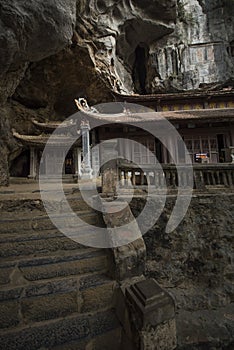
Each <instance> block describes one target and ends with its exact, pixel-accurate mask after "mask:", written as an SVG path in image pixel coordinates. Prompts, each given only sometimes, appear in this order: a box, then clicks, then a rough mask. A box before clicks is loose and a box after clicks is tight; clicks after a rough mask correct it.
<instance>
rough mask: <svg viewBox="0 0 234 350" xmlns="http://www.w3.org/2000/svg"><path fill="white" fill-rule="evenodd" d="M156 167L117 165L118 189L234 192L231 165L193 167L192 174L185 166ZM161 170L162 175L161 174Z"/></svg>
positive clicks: (233, 171) (198, 165)
mask: <svg viewBox="0 0 234 350" xmlns="http://www.w3.org/2000/svg"><path fill="white" fill-rule="evenodd" d="M161 166H162V169H161V170H160V168H159V167H158V166H152V165H144V166H143V170H142V169H140V168H139V166H136V165H134V164H132V163H127V162H126V163H125V162H122V161H121V162H118V164H117V169H118V178H119V182H120V186H122V187H128V186H129V185H132V186H144V185H147V184H150V185H153V186H156V187H157V188H163V187H167V188H169V189H176V188H178V186H180V187H181V186H182V187H185V188H186V187H188V186H190V187H191V185H193V188H194V189H206V188H210V187H222V188H234V164H221V163H220V164H193V165H192V171H191V168H188V166H186V165H185V164H182V165H178V166H177V167H176V166H175V165H170V164H162V165H161ZM162 170H163V171H162Z"/></svg>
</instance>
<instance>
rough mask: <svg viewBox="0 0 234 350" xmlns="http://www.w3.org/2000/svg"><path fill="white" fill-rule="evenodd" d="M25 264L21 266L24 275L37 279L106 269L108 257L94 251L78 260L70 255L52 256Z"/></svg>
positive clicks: (30, 278)
mask: <svg viewBox="0 0 234 350" xmlns="http://www.w3.org/2000/svg"><path fill="white" fill-rule="evenodd" d="M61 260H62V261H61ZM40 262H41V264H40ZM36 263H37V264H38V265H36ZM24 265H26V266H24ZM24 265H23V266H21V267H20V270H21V271H22V274H23V275H24V277H25V278H26V279H28V280H30V281H36V280H40V279H50V278H54V277H62V276H63V277H65V276H69V275H78V274H83V273H91V272H96V271H104V270H106V267H107V257H106V255H101V254H100V253H99V254H94V253H93V255H90V254H87V255H83V256H81V257H80V259H79V258H77V260H76V259H75V257H73V258H72V259H69V258H68V257H67V259H65V258H64V259H52V258H51V259H48V260H41V261H32V262H31V264H30V263H29V262H28V263H27V262H26V263H25V264H24Z"/></svg>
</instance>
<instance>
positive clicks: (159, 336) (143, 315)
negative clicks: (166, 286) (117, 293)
mask: <svg viewBox="0 0 234 350" xmlns="http://www.w3.org/2000/svg"><path fill="white" fill-rule="evenodd" d="M126 305H127V309H128V320H127V319H126V316H125V320H124V323H125V324H126V323H129V325H130V329H131V330H130V332H129V334H128V337H129V338H130V339H131V341H132V343H133V344H135V347H134V348H136V349H140V350H144V349H154V348H157V349H161V350H163V349H164V350H172V349H175V348H176V345H177V341H176V325H175V304H174V301H173V299H172V297H171V296H170V295H169V294H168V293H167V292H166V291H165V290H163V289H162V288H161V287H160V286H159V285H158V284H157V283H156V281H155V280H153V279H146V280H142V281H140V282H137V283H135V284H132V285H131V286H130V287H129V288H127V289H126ZM129 325H128V327H127V328H129Z"/></svg>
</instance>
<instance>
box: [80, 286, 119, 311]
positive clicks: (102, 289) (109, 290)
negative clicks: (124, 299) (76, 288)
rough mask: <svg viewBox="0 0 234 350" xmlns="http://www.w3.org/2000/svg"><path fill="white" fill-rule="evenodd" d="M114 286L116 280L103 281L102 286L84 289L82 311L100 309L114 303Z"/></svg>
mask: <svg viewBox="0 0 234 350" xmlns="http://www.w3.org/2000/svg"><path fill="white" fill-rule="evenodd" d="M114 287H115V282H114V281H109V283H103V284H102V285H100V286H96V287H93V288H89V289H86V290H84V291H83V292H82V300H83V305H82V307H81V312H89V311H92V310H99V309H101V308H106V307H108V306H109V307H110V305H113V290H114Z"/></svg>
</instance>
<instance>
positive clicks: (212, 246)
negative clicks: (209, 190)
mask: <svg viewBox="0 0 234 350" xmlns="http://www.w3.org/2000/svg"><path fill="white" fill-rule="evenodd" d="M233 199H234V196H233V194H222V193H220V194H213V195H212V194H210V195H209V194H207V195H205V194H203V195H201V194H200V195H194V196H193V198H192V202H191V204H190V208H189V210H188V212H187V214H186V216H185V218H184V219H183V221H182V222H181V224H180V225H179V226H178V228H177V229H176V230H174V231H173V232H172V233H165V227H166V223H167V221H168V219H169V217H170V213H171V211H172V208H173V206H174V203H175V202H174V200H175V198H174V197H173V196H170V197H168V199H167V202H166V206H165V209H164V211H163V213H162V215H161V217H160V219H159V220H158V222H157V223H156V225H155V226H154V227H153V228H152V229H151V230H150V231H149V232H148V233H147V234H145V235H144V241H145V244H146V249H147V260H146V274H147V276H150V277H154V278H155V279H157V281H158V282H159V283H160V285H161V286H163V287H164V288H166V289H167V290H168V291H170V293H171V294H172V295H173V296H174V298H175V303H176V307H177V309H178V310H181V311H182V310H184V311H186V312H185V314H184V317H185V316H186V318H185V320H184V322H187V324H188V325H189V324H190V322H193V319H194V315H195V312H198V313H199V311H201V313H202V312H203V311H204V312H205V313H206V314H207V315H208V314H209V312H211V314H212V311H211V310H212V309H217V313H219V312H221V314H222V311H221V310H222V308H223V307H227V309H228V308H229V307H231V305H232V304H231V303H233V273H232V271H233V221H234V216H233V210H232V208H233V205H234V202H233ZM131 207H132V211H133V213H134V215H138V214H139V212H140V211H141V210H142V208H143V207H144V200H143V199H137V200H135V199H134V200H133V201H132V203H131ZM219 310H220V311H219ZM221 314H220V316H221ZM207 317H208V316H207ZM211 319H212V316H211V318H209V317H208V318H207V323H206V324H207V335H206V336H207V340H206V341H207V343H206V344H209V341H208V333H209V322H211ZM209 320H210V321H209ZM194 322H195V323H196V322H197V321H194ZM199 324H200V323H199ZM194 327H195V324H194V325H193V326H191V328H190V331H191V332H192V329H193V328H194ZM199 327H200V326H199ZM201 327H202V326H201ZM219 327H220V328H218V329H220V330H221V328H222V327H223V329H224V332H227V333H228V332H229V330H228V329H229V326H227V324H226V321H225V319H224V318H223V317H221V318H220V322H219ZM182 328H183V327H181V328H180V329H179V332H181V330H182ZM217 332H218V331H217ZM222 334H223V333H222V332H221V331H220V334H218V333H217V334H216V336H217V341H218V338H219V341H220V344H222V341H224V343H225V344H226V340H225V339H226V338H224V339H223V336H222ZM181 339H182V338H181ZM222 339H223V340H222ZM184 341H185V338H183V340H181V343H180V346H181V348H183V342H184ZM232 341H233V336H230V343H231V342H232ZM195 343H196V342H195V341H194V344H195ZM211 343H212V342H211ZM195 346H196V345H194V348H195ZM207 346H208V345H207ZM185 349H186V347H185ZM198 349H199V347H198Z"/></svg>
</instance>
